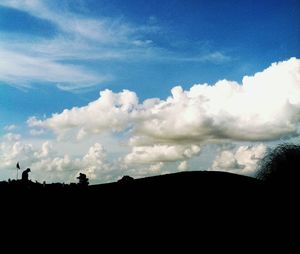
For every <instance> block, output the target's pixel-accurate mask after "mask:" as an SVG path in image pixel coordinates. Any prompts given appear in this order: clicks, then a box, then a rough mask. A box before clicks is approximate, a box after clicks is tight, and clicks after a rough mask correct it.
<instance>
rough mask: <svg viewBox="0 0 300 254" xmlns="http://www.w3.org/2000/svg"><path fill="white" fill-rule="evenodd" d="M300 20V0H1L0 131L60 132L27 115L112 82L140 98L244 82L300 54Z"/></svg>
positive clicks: (80, 98)
mask: <svg viewBox="0 0 300 254" xmlns="http://www.w3.org/2000/svg"><path fill="white" fill-rule="evenodd" d="M299 20H300V1H299V0H285V1H280V0H269V1H267V0H264V1H258V0H245V1H237V0H228V1H222V0H213V1H204V0H202V1H201V0H198V1H196V0H195V1H193V0H188V1H183V0H168V1H161V0H160V1H158V0H149V1H137V0H125V1H119V0H110V1H108V0H100V1H98V0H85V1H84V0H74V1H68V0H62V1H57V0H53V1H50V0H24V1H19V0H11V1H10V0H1V1H0V135H3V136H5V135H6V134H7V132H8V129H12V130H13V133H14V134H16V133H17V134H20V135H21V136H22V138H24V139H26V140H32V139H34V140H35V141H36V140H37V139H40V142H42V141H45V140H46V139H47V138H49V137H51V138H53V139H54V136H56V134H57V133H55V132H54V135H53V130H50V131H49V130H47V131H46V134H45V136H43V137H37V136H34V137H33V136H32V135H30V130H31V129H30V128H32V127H30V126H28V121H27V120H28V119H29V118H30V117H33V116H34V117H36V119H48V118H51V116H52V114H53V113H60V112H62V111H63V110H64V109H71V108H73V107H78V108H80V107H84V106H86V105H88V103H90V102H92V101H95V100H97V99H98V98H99V91H103V90H105V89H109V90H112V91H113V92H114V93H116V94H117V93H119V92H122V90H123V89H128V90H130V91H133V92H135V94H136V95H137V97H138V98H139V101H140V103H141V102H143V101H144V100H145V99H149V98H160V99H161V100H165V99H166V98H167V97H168V96H170V90H171V89H172V88H173V87H175V86H177V85H180V86H181V87H182V88H183V90H189V89H190V88H191V87H192V86H193V85H194V84H205V83H208V84H209V85H211V86H214V85H215V84H216V82H218V81H219V80H223V79H226V80H233V81H236V82H238V83H239V84H241V83H242V79H243V77H244V76H246V75H247V76H252V75H254V74H255V73H257V72H261V71H263V70H265V69H266V68H268V67H269V66H270V65H271V63H274V62H281V61H286V60H288V59H290V58H291V57H295V58H299V57H300V51H299V48H300V22H299ZM99 117H101V116H99ZM11 125H15V128H8V127H9V126H11ZM76 127H78V126H76ZM127 128H129V129H130V127H128V126H127ZM136 128H137V127H136ZM48 131H49V132H48ZM129 132H130V131H129ZM122 133H123V132H122ZM123 134H124V133H123ZM123 134H122V135H123ZM101 135H102V134H101ZM117 135H120V133H114V134H113V136H114V137H116V136H117ZM126 135H127V134H126ZM126 135H125V136H126ZM279 136H280V135H279ZM126 137H127V136H126ZM282 137H283V136H282ZM117 139H119V137H117ZM99 140H100V141H99V142H100V143H101V145H103V146H105V144H102V143H103V142H101V139H99ZM262 140H263V139H262ZM239 141H240V140H239ZM245 141H247V142H248V140H245ZM257 141H261V140H260V139H258V140H257ZM23 142H25V143H26V142H27V141H23ZM28 142H29V141H28ZM36 142H38V141H36ZM53 142H54V141H53ZM124 142H125V141H124ZM126 142H127V141H126ZM226 142H227V141H226ZM249 142H252V141H251V140H249ZM111 143H113V142H112V141H110V144H111ZM247 144H248V143H247ZM153 145H161V143H158V144H156V143H155V144H152V146H153ZM197 145H198V144H197ZM77 153H80V152H77ZM120 153H121V152H120Z"/></svg>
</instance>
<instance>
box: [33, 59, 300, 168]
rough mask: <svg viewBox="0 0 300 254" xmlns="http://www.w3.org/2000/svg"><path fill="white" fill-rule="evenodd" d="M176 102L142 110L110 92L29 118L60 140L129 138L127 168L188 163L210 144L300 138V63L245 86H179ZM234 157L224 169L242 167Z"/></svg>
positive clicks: (152, 102) (131, 96)
mask: <svg viewBox="0 0 300 254" xmlns="http://www.w3.org/2000/svg"><path fill="white" fill-rule="evenodd" d="M171 94H172V95H171V96H170V97H168V98H167V99H166V100H160V99H156V98H152V99H148V100H145V101H144V102H143V103H139V100H138V97H137V95H136V94H135V93H134V92H131V91H128V90H124V91H123V92H120V93H113V92H112V91H110V90H105V91H102V92H100V97H99V99H98V100H96V101H93V102H91V103H89V104H88V105H87V106H84V107H80V108H78V107H74V108H72V109H70V110H67V109H66V110H64V111H63V112H62V113H56V114H53V115H52V117H50V118H48V119H45V120H39V119H36V118H30V119H29V120H28V124H29V126H30V127H33V128H42V129H43V128H45V129H50V130H53V131H54V132H55V133H56V134H57V135H58V136H59V137H63V136H64V135H70V134H71V135H73V134H72V133H75V137H77V139H78V140H80V139H82V138H84V137H85V138H86V137H88V136H89V135H94V134H98V133H105V132H120V133H123V132H124V131H125V130H126V137H127V136H128V135H129V145H130V146H131V147H132V151H131V152H130V153H129V154H127V155H126V156H125V157H124V161H125V164H128V165H130V164H153V163H159V162H171V161H172V162H174V161H182V160H187V159H190V158H192V157H193V156H196V155H198V154H199V152H200V147H201V146H203V145H205V144H208V143H222V142H225V141H226V142H228V141H229V142H230V141H267V140H277V139H279V138H284V137H288V136H290V135H298V134H299V133H298V132H297V127H298V126H299V122H300V60H298V59H296V58H291V59H290V60H288V61H284V62H279V63H275V64H272V65H271V66H270V67H269V68H267V69H266V70H264V71H262V72H259V73H256V74H255V75H254V76H251V77H248V76H246V77H244V79H243V83H242V84H241V85H240V84H238V83H237V82H234V81H226V80H222V81H219V82H217V83H216V84H215V85H212V86H210V85H207V84H202V85H194V86H192V87H191V88H190V90H187V91H184V90H183V89H182V88H181V87H180V86H176V87H174V88H173V89H172V90H171ZM234 156H235V155H233V154H231V153H229V152H224V153H223V154H222V158H227V160H226V163H227V164H228V165H225V164H224V165H223V164H222V165H221V164H220V165H219V167H220V168H229V167H239V166H238V165H237V164H235V163H237V162H239V161H241V159H240V160H237V159H236V158H235V157H234ZM223 161H225V160H223ZM220 163H221V162H220ZM222 163H225V162H222ZM183 165H184V164H183ZM181 168H184V166H182V167H181ZM244 171H245V172H246V171H249V172H250V171H251V169H249V170H248V168H247V167H246V169H245V170H244Z"/></svg>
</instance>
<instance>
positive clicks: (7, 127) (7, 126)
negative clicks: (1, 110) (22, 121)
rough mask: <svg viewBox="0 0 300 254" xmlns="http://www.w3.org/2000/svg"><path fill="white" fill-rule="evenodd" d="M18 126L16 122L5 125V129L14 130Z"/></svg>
mask: <svg viewBox="0 0 300 254" xmlns="http://www.w3.org/2000/svg"><path fill="white" fill-rule="evenodd" d="M16 128H17V126H16V125H14V124H11V125H6V126H4V130H5V131H13V130H15V129H16Z"/></svg>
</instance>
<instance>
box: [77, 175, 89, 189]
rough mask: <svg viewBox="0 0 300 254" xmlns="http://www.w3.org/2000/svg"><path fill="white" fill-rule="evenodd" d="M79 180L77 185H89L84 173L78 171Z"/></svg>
mask: <svg viewBox="0 0 300 254" xmlns="http://www.w3.org/2000/svg"><path fill="white" fill-rule="evenodd" d="M77 179H78V180H79V183H78V184H79V185H81V186H88V185H89V179H88V178H87V177H86V174H83V173H79V176H78V177H77Z"/></svg>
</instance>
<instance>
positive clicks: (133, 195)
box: [0, 171, 299, 253]
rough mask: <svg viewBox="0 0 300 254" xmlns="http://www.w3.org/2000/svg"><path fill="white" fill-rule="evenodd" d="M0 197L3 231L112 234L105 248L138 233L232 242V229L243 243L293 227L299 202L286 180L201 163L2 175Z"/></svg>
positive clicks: (84, 236) (53, 238)
mask: <svg viewBox="0 0 300 254" xmlns="http://www.w3.org/2000/svg"><path fill="white" fill-rule="evenodd" d="M0 199H1V203H0V215H1V225H2V226H3V225H4V224H5V223H8V225H9V226H8V227H7V229H5V230H4V229H3V228H2V232H5V234H6V235H7V236H11V237H13V236H17V238H18V237H24V236H26V238H27V239H28V240H29V241H34V239H32V237H31V235H32V232H34V235H35V237H40V238H41V239H43V240H44V241H45V240H46V241H47V242H48V243H47V246H51V244H49V242H50V243H51V242H53V243H58V242H60V243H63V244H66V243H67V242H66V240H64V239H65V237H67V236H68V235H71V236H72V237H73V240H72V242H70V244H71V245H72V246H73V247H74V246H77V245H79V246H85V244H86V243H89V244H90V243H91V239H93V241H92V243H93V244H94V245H97V246H98V245H99V244H105V243H106V240H103V239H110V240H113V242H115V243H114V244H113V245H109V246H110V248H113V247H115V245H116V246H117V245H118V244H119V241H120V239H121V240H122V239H127V242H126V243H125V245H126V246H127V247H130V246H131V244H135V243H136V241H137V239H139V241H142V242H145V244H146V245H145V246H148V247H149V246H153V245H154V246H155V245H157V244H158V243H159V242H162V243H165V239H166V238H167V237H169V236H171V239H173V240H172V243H171V245H174V244H175V245H176V243H179V242H180V241H181V239H182V238H185V239H187V238H188V239H191V237H194V239H195V242H194V244H195V245H198V242H199V243H200V242H201V243H202V244H203V241H204V240H203V239H210V241H212V240H214V239H224V238H225V239H228V241H229V243H233V244H234V245H236V239H237V237H238V238H240V239H242V240H243V241H245V242H247V245H248V244H249V242H252V243H253V242H256V241H258V242H259V241H261V240H262V239H264V237H265V236H266V235H268V234H270V233H271V234H274V235H281V234H283V233H284V234H287V233H291V232H294V231H293V230H294V229H292V227H295V225H296V224H295V219H296V218H297V217H298V212H297V211H298V210H297V207H298V203H299V198H298V194H297V193H296V192H295V191H294V189H293V188H288V185H287V184H285V185H282V186H281V187H278V186H277V187H275V186H268V185H266V184H265V183H264V182H262V181H260V180H257V179H255V178H250V177H246V176H241V175H236V174H230V173H224V172H200V171H198V172H183V173H175V174H169V175H162V176H155V177H148V178H143V179H135V180H133V179H128V178H127V180H126V178H125V179H124V180H123V181H119V182H116V183H109V184H101V185H91V186H88V187H84V186H79V185H75V184H74V185H65V186H63V185H61V184H51V185H46V186H43V185H41V184H35V183H31V184H29V185H27V186H23V185H20V184H18V183H13V184H12V183H10V184H8V183H6V182H2V183H1V184H0ZM282 226H284V227H285V230H282V229H281V228H282ZM287 228H289V229H288V230H287ZM52 231H53V232H54V233H50V232H52ZM152 232H153V233H152ZM45 235H47V238H45ZM100 235H105V238H101V237H100ZM146 236H147V237H146ZM203 237H204V238H203ZM177 238H178V240H175V239H177ZM74 239H77V240H74ZM115 239H118V240H115ZM128 239H129V240H128ZM128 241H129V242H128ZM213 242H214V241H213ZM215 242H216V243H217V242H218V241H215ZM128 245H129V246H128ZM148 247H147V248H148ZM212 247H219V248H223V247H222V246H218V245H216V246H214V245H213V246H210V248H212ZM130 248H131V247H130ZM241 253H243V251H242V252H241Z"/></svg>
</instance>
